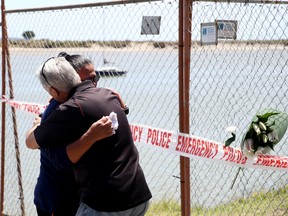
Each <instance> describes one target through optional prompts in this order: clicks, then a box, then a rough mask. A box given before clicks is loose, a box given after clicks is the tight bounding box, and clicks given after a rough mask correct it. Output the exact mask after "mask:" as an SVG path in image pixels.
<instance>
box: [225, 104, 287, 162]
mask: <svg viewBox="0 0 288 216" xmlns="http://www.w3.org/2000/svg"><path fill="white" fill-rule="evenodd" d="M287 127H288V113H286V112H281V111H278V110H274V109H265V110H263V111H259V112H258V113H256V115H255V116H254V117H253V119H252V122H251V123H250V124H249V127H248V130H247V131H246V133H245V134H244V136H243V138H242V141H241V144H240V147H241V149H242V151H243V154H244V155H245V156H246V157H248V158H253V157H255V156H257V155H258V154H267V153H269V152H270V150H274V147H275V145H276V144H277V143H278V142H279V141H280V140H281V139H282V138H283V136H284V134H285V132H286V130H287ZM231 133H232V137H231V138H229V139H228V140H226V142H225V146H229V145H230V144H231V143H232V142H233V141H234V140H235V138H236V135H235V131H234V132H231Z"/></svg>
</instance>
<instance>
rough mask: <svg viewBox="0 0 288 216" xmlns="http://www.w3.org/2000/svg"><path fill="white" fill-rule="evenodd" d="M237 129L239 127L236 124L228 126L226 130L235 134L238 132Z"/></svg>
mask: <svg viewBox="0 0 288 216" xmlns="http://www.w3.org/2000/svg"><path fill="white" fill-rule="evenodd" d="M236 129H237V128H236V126H230V127H227V128H226V132H229V133H233V134H235V133H236Z"/></svg>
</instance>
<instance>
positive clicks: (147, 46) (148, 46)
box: [9, 41, 285, 52]
mask: <svg viewBox="0 0 288 216" xmlns="http://www.w3.org/2000/svg"><path fill="white" fill-rule="evenodd" d="M284 48H285V44H283V43H281V42H279V43H278V44H277V43H251V42H250V43H248V42H247V43H244V42H240V43H236V42H234V41H233V42H227V41H220V42H219V43H218V44H217V45H202V46H201V45H200V44H199V43H196V42H195V43H192V45H191V51H193V50H202V49H205V50H207V49H208V50H222V49H225V50H263V49H284ZM9 50H11V51H19V52H30V51H33V52H38V51H39V52H43V51H47V52H50V51H52V50H53V51H57V52H61V51H63V50H68V51H72V52H73V51H99V52H101V51H108V52H109V51H117V52H129V51H131V52H133V51H139V50H140V51H159V50H163V51H165V50H178V44H177V43H169V42H165V44H159V45H157V44H156V45H155V44H154V43H152V42H139V43H138V42H129V44H128V45H126V46H123V47H117V48H116V47H113V46H103V45H99V44H92V45H90V46H89V47H81V46H79V47H71V46H63V47H50V48H45V47H29V46H28V47H27V46H26V47H19V46H13V45H12V46H11V45H10V46H9Z"/></svg>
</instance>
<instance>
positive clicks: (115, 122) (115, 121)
mask: <svg viewBox="0 0 288 216" xmlns="http://www.w3.org/2000/svg"><path fill="white" fill-rule="evenodd" d="M109 118H110V120H111V121H112V127H113V129H114V131H113V134H115V130H117V129H118V126H119V123H118V119H117V113H115V112H111V113H110V115H109Z"/></svg>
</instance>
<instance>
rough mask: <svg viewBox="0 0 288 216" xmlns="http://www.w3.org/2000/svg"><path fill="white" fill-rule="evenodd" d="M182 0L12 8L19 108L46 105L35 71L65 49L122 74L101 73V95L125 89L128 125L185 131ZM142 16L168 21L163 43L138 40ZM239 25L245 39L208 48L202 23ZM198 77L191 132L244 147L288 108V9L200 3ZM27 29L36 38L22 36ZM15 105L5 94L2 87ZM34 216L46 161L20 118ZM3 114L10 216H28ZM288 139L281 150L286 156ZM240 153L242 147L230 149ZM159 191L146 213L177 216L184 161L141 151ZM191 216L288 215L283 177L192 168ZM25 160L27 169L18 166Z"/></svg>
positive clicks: (195, 8)
mask: <svg viewBox="0 0 288 216" xmlns="http://www.w3.org/2000/svg"><path fill="white" fill-rule="evenodd" d="M178 10H179V3H178V2H177V1H151V2H149V1H147V2H141V3H133V4H105V3H103V4H101V5H99V6H91V7H80V8H70V9H69V8H68V9H59V10H56V9H55V10H36V11H25V10H24V11H18V12H17V11H14V12H13V11H10V12H9V11H6V18H7V30H8V40H9V51H10V58H11V67H12V77H13V86H14V97H15V100H20V101H26V102H35V103H40V104H47V102H48V100H49V96H48V94H47V93H46V92H45V91H44V90H43V89H42V87H41V85H40V83H39V82H38V80H37V79H36V77H35V75H34V72H35V71H36V69H37V67H38V66H39V65H40V64H41V63H43V62H44V61H45V60H46V59H48V58H49V57H51V56H57V55H58V53H60V52H61V51H66V52H67V53H69V54H81V55H84V56H86V57H89V58H90V59H91V60H92V61H93V63H94V65H95V67H96V70H97V68H101V67H103V66H104V61H106V62H107V61H108V63H109V65H110V66H113V67H116V68H118V69H122V70H126V71H127V73H126V74H124V75H119V74H118V75H117V76H113V75H109V76H101V78H100V80H99V86H104V87H109V88H112V89H115V90H116V91H118V92H119V93H120V94H121V96H122V98H123V99H124V101H125V103H126V104H127V105H128V106H129V108H130V113H129V115H128V118H129V121H130V122H131V123H139V124H143V125H149V126H152V127H157V128H163V129H166V130H173V131H178V130H179V129H178V128H179V108H178V107H179V105H178V103H179V102H178V94H179V93H178V91H179V90H178V49H177V46H178V30H179V29H178ZM143 16H160V17H161V25H160V34H159V35H145V34H141V23H142V17H143ZM215 20H236V21H237V23H238V27H237V40H231V39H219V40H218V44H217V45H209V46H200V42H199V41H200V38H201V35H200V25H201V23H207V22H214V21H215ZM191 22H192V29H191V35H192V47H191V59H190V60H191V65H190V68H191V73H190V79H191V80H190V86H191V88H190V133H191V134H193V135H197V136H200V137H205V138H208V139H212V140H216V141H220V142H224V140H226V139H227V136H228V135H229V134H227V133H226V132H225V129H226V128H227V127H228V126H230V125H235V126H237V133H236V136H237V138H238V139H239V137H241V134H242V133H243V132H244V131H245V129H246V127H247V125H248V123H249V122H250V121H251V119H252V116H253V115H254V114H255V113H256V112H257V111H258V110H259V109H261V108H266V107H273V108H276V109H279V110H283V111H286V110H288V109H287V106H288V105H287V104H288V103H287V97H286V93H287V91H288V89H287V85H285V84H286V80H287V73H286V71H287V69H288V68H287V67H288V66H287V54H288V53H287V40H286V39H287V37H288V29H287V26H288V25H287V23H288V15H287V5H285V4H260V3H225V2H222V3H221V2H193V5H192V20H191ZM25 31H33V32H34V33H35V37H34V38H32V39H29V40H26V39H23V36H22V35H23V33H24V32H25ZM6 91H7V92H6V95H7V96H8V97H9V89H7V90H6ZM16 112H17V113H16V114H17V115H16V119H17V124H18V125H17V126H18V127H17V128H18V134H19V152H20V155H19V157H20V162H21V168H22V181H23V189H24V196H23V199H24V203H25V213H26V215H36V213H35V207H34V204H33V192H34V186H35V183H36V180H37V176H38V174H39V152H38V151H37V150H36V151H32V150H28V149H27V148H26V147H25V133H26V131H27V130H28V129H29V128H30V127H31V125H32V122H33V120H34V118H35V116H34V115H33V114H31V113H27V112H25V111H22V110H17V111H16ZM11 116H12V111H11V108H10V107H9V106H8V105H7V106H6V131H5V133H6V148H5V155H6V157H5V191H4V192H5V193H4V197H5V199H4V213H5V214H7V215H22V214H23V213H22V211H21V208H20V197H19V196H20V195H19V194H20V192H19V187H18V186H17V185H18V177H16V176H18V174H17V166H16V164H17V159H16V158H15V155H16V154H15V153H16V151H15V144H14V143H15V140H14V134H13V132H12V128H13V122H12V118H11ZM286 142H287V137H286V136H285V137H284V138H283V139H282V141H281V142H280V143H279V144H278V145H277V146H276V147H275V152H271V153H272V154H278V155H282V156H285V155H287V153H288V149H287V145H285V144H286ZM234 145H235V146H239V142H236V143H235V144H234ZM137 148H138V149H139V153H140V160H141V161H140V162H141V165H142V167H143V170H144V172H145V175H146V178H147V181H148V184H149V186H150V189H151V191H152V194H153V198H152V200H151V205H150V208H149V210H148V213H147V215H169V216H171V215H181V207H180V179H179V176H180V171H179V170H180V168H179V166H180V165H179V156H176V155H174V154H171V153H166V152H161V151H159V150H155V149H153V148H150V147H148V146H145V145H137ZM190 162H191V164H190V166H191V177H190V179H191V215H277V216H278V215H288V209H287V206H288V204H287V200H288V197H287V184H288V180H287V179H288V174H287V172H279V171H278V172H276V171H267V170H255V169H242V170H240V172H239V176H238V177H237V179H236V182H235V185H234V186H233V187H232V188H231V184H232V182H233V179H234V178H235V175H236V173H237V171H238V167H234V166H228V165H223V164H217V163H211V162H206V161H202V160H196V159H191V160H190ZM18 163H19V162H18Z"/></svg>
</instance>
